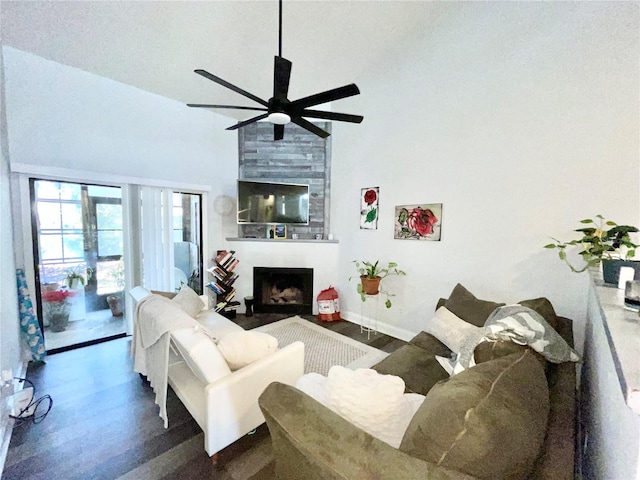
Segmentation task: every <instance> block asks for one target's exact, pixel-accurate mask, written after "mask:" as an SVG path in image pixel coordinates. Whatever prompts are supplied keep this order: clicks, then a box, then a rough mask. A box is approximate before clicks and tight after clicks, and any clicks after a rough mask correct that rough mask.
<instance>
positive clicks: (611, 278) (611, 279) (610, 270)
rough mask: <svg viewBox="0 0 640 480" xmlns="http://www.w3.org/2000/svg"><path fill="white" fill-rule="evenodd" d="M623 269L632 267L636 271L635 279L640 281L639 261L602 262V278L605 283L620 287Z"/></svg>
mask: <svg viewBox="0 0 640 480" xmlns="http://www.w3.org/2000/svg"><path fill="white" fill-rule="evenodd" d="M621 267H632V268H633V269H634V270H635V275H634V276H633V278H634V279H635V280H640V261H638V260H619V259H613V260H604V259H603V260H602V278H603V280H604V283H609V284H613V285H618V279H619V278H620V268H621Z"/></svg>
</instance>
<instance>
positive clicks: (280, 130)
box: [273, 125, 284, 140]
mask: <svg viewBox="0 0 640 480" xmlns="http://www.w3.org/2000/svg"><path fill="white" fill-rule="evenodd" d="M283 138H284V125H274V126H273V139H274V140H282V139H283Z"/></svg>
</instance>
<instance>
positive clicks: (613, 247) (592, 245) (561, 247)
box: [544, 215, 638, 283]
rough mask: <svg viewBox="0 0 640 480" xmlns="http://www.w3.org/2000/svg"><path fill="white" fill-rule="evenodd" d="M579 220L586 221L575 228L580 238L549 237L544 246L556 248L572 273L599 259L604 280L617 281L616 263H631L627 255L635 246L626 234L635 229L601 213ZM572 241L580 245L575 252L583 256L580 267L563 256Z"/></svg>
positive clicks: (595, 263)
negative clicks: (579, 248)
mask: <svg viewBox="0 0 640 480" xmlns="http://www.w3.org/2000/svg"><path fill="white" fill-rule="evenodd" d="M580 223H582V224H584V225H588V226H585V227H583V228H578V229H576V230H575V231H576V232H579V233H581V234H582V238H579V239H576V240H571V241H569V242H561V241H560V240H558V239H556V238H553V237H552V238H553V240H554V243H549V244H547V245H545V246H544V248H549V249H553V248H557V249H558V256H559V257H560V260H562V261H564V262H565V263H566V264H567V265H568V266H569V268H570V269H571V271H572V272H576V273H581V272H584V271H585V270H587V269H588V268H591V267H595V266H597V265H599V264H600V263H601V262H602V269H603V277H604V281H605V282H606V283H618V280H617V277H618V274H619V271H620V267H621V266H624V265H625V264H627V265H633V264H634V263H635V262H632V261H630V259H632V258H633V257H634V256H635V249H636V248H638V245H636V244H635V243H633V242H632V241H631V236H630V234H631V233H635V232H637V231H638V229H637V228H636V227H633V226H629V225H618V224H617V223H615V222H612V221H605V219H604V217H603V216H602V215H596V220H593V219H591V218H587V219H585V220H580ZM607 227H609V228H607ZM574 245H580V246H581V247H582V251H581V252H578V255H580V256H581V257H582V259H583V260H584V265H583V266H582V267H580V268H578V267H575V266H573V265H572V264H571V263H570V262H569V260H568V259H567V252H566V249H567V247H569V246H574Z"/></svg>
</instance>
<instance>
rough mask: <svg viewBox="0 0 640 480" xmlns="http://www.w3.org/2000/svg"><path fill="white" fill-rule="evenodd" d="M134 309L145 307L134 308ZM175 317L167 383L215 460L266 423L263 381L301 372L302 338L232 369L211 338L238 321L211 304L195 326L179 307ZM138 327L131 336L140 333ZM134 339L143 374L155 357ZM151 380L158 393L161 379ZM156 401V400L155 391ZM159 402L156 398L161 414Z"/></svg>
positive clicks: (137, 291) (136, 292)
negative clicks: (262, 407)
mask: <svg viewBox="0 0 640 480" xmlns="http://www.w3.org/2000/svg"><path fill="white" fill-rule="evenodd" d="M130 294H131V296H132V297H133V299H134V300H135V301H136V302H141V301H142V300H144V299H146V298H147V297H148V296H149V295H151V293H150V292H149V291H147V290H146V289H144V288H143V287H135V288H134V289H132V290H131V292H130ZM169 307H170V305H169ZM138 312H143V309H140V310H138V308H136V313H138ZM143 315H144V313H142V314H141V315H140V317H141V318H136V319H135V322H136V324H137V323H138V322H144V321H145V319H144V318H142V317H143ZM176 317H180V318H181V322H176V324H177V325H179V326H178V327H177V328H175V329H171V330H170V331H169V332H168V336H169V338H168V342H169V344H170V348H169V354H168V359H167V360H168V364H167V366H166V369H167V370H166V371H167V379H168V384H169V385H170V386H171V388H172V389H173V391H174V392H175V393H176V395H177V396H178V398H180V400H181V401H182V403H183V404H184V406H185V407H186V408H187V410H188V411H189V413H190V414H191V415H192V416H193V418H194V419H195V420H196V422H197V423H198V425H199V426H200V428H201V429H202V431H203V432H204V448H205V450H206V452H207V454H208V455H209V456H211V457H212V460H213V461H214V462H215V461H216V460H217V455H216V454H217V452H219V451H220V450H222V449H223V448H225V447H226V446H228V445H230V444H231V443H233V442H235V441H236V440H238V439H239V438H241V437H242V436H243V435H245V434H247V433H249V432H251V431H252V430H254V429H255V428H256V427H258V426H259V425H261V424H262V423H264V421H265V419H264V416H263V414H262V412H261V410H260V407H259V406H258V397H259V396H260V394H261V393H262V392H263V391H264V389H265V388H266V387H267V385H269V384H270V383H272V382H282V383H286V384H289V385H293V384H295V382H296V381H297V380H298V378H300V377H301V376H302V375H303V373H304V344H303V343H302V342H294V343H293V344H291V345H288V346H286V347H284V348H281V349H277V350H276V351H275V352H273V353H270V354H269V355H267V356H265V357H263V358H260V359H258V360H256V361H254V362H253V363H250V364H249V365H246V366H244V367H242V368H240V369H238V370H235V371H231V370H230V368H229V366H228V365H227V363H226V361H225V359H224V357H223V356H222V354H221V353H220V351H219V349H218V347H217V345H216V343H215V342H214V340H213V339H212V338H215V339H218V340H219V339H222V338H224V337H225V336H226V335H229V334H230V333H233V332H242V331H243V329H242V328H241V327H240V326H239V325H237V324H235V323H234V322H232V321H231V320H228V319H227V318H225V317H223V316H222V315H220V314H218V313H216V312H214V311H213V310H204V311H202V312H200V313H199V314H198V315H197V316H196V317H195V322H194V326H185V325H189V321H188V320H186V319H185V318H183V317H182V316H181V315H179V314H178V313H177V312H176ZM137 327H138V326H136V328H134V337H135V335H136V334H137V335H140V332H139V329H138V328H137ZM133 344H134V347H136V348H134V349H133V350H134V356H135V357H136V359H135V364H136V371H138V372H139V373H142V374H145V375H146V374H147V371H148V370H150V369H152V367H151V366H150V365H146V364H148V363H149V359H150V358H156V359H157V358H158V357H157V356H156V357H153V356H149V354H148V351H145V349H144V348H141V347H140V339H139V338H134V343H133ZM140 365H143V366H142V367H140ZM151 383H152V386H153V387H154V389H156V394H157V393H158V390H157V388H161V387H162V382H156V383H157V384H156V385H154V383H153V381H152V382H151ZM165 388H166V385H165ZM165 398H166V392H165ZM162 400H164V399H162ZM156 402H157V403H159V404H160V402H158V397H156ZM163 407H164V406H163V405H162V404H160V408H161V416H162V411H163Z"/></svg>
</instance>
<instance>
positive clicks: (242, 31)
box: [0, 0, 451, 118]
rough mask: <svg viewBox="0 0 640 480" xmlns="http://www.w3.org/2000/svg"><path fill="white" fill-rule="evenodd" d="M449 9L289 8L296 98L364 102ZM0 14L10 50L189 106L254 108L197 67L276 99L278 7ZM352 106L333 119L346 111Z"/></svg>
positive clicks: (15, 4)
mask: <svg viewBox="0 0 640 480" xmlns="http://www.w3.org/2000/svg"><path fill="white" fill-rule="evenodd" d="M443 5H444V4H442V3H437V2H422V1H413V2H399V1H330V0H327V1H293V0H284V4H283V50H282V55H283V56H284V57H285V58H287V59H289V60H291V61H292V62H293V69H292V74H291V85H290V89H289V98H290V99H292V100H294V99H296V98H300V97H303V96H306V95H310V94H314V93H317V92H320V91H324V90H328V89H331V88H335V87H338V86H342V85H345V84H348V83H356V84H358V86H359V87H360V90H361V92H362V94H363V95H366V83H367V78H370V77H371V76H372V75H380V74H382V73H383V72H384V71H385V70H386V69H393V68H394V62H395V58H396V55H398V54H399V52H402V51H406V50H409V53H408V54H411V52H410V38H411V36H412V35H415V34H424V32H425V30H427V27H428V25H429V23H430V22H434V21H437V17H438V14H439V13H442V12H441V10H442V8H443ZM450 5H451V4H450ZM0 15H1V17H2V43H3V45H8V46H11V47H15V48H17V49H20V50H24V51H27V52H31V53H33V54H36V55H38V56H41V57H44V58H46V59H49V60H53V61H55V62H58V63H61V64H64V65H69V66H72V67H77V68H80V69H82V70H85V71H88V72H91V73H95V74H97V75H100V76H102V77H106V78H110V79H113V80H116V81H118V82H122V83H125V84H128V85H131V86H134V87H137V88H140V89H143V90H146V91H149V92H152V93H156V94H158V95H162V96H164V97H168V98H173V99H175V100H178V101H180V102H183V103H216V104H232V105H248V106H255V104H254V103H253V102H252V101H251V100H249V99H246V98H244V97H242V96H240V95H238V94H236V93H233V92H230V91H228V90H227V89H225V88H223V87H221V86H219V85H217V84H215V83H213V82H211V81H209V80H206V79H204V78H202V77H201V76H199V75H196V74H195V73H193V70H194V69H197V68H202V69H204V70H207V71H209V72H211V73H213V74H215V75H217V76H219V77H222V78H223V79H225V80H227V81H229V82H230V83H232V84H234V85H237V86H239V87H240V88H243V89H244V90H247V91H249V92H251V93H253V94H255V95H257V96H259V97H261V98H263V99H265V100H266V99H268V98H270V97H271V96H272V85H273V78H272V77H273V57H274V55H277V53H278V2H277V0H261V1H255V0H252V1H241V0H233V1H178V2H169V1H137V2H120V1H73V2H58V1H11V0H9V1H2V4H1V11H0ZM401 47H402V48H401ZM391 90H392V86H390V94H391V93H392V92H391ZM348 101H349V99H346V100H342V101H341V103H340V104H339V105H340V107H339V108H338V107H334V108H333V110H336V111H345V110H347V111H348V110H349V108H348V103H347V102H348ZM342 102H344V103H342ZM345 105H346V108H345V107H344V106H345ZM217 112H218V113H221V114H226V115H229V116H233V117H234V118H247V115H246V112H241V111H240V112H236V111H220V110H217ZM349 113H357V112H349Z"/></svg>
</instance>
